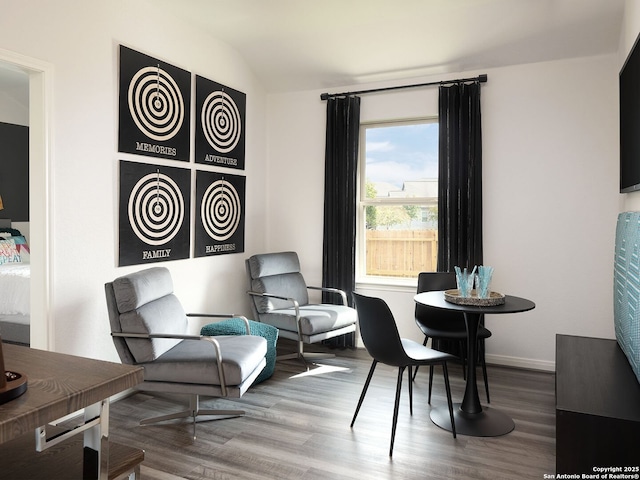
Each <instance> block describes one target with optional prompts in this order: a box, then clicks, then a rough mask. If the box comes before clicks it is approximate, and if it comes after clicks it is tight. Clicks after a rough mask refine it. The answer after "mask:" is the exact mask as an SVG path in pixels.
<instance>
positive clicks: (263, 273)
mask: <svg viewBox="0 0 640 480" xmlns="http://www.w3.org/2000/svg"><path fill="white" fill-rule="evenodd" d="M246 264H247V274H248V276H249V291H248V292H247V293H248V294H249V295H250V297H251V306H252V308H253V310H254V315H255V319H256V320H259V321H260V322H263V323H268V324H269V325H273V326H274V327H276V328H278V329H279V336H281V337H284V338H289V339H292V340H297V341H298V346H297V352H296V353H294V354H291V355H284V356H282V357H278V358H282V359H284V358H301V359H303V360H305V362H306V361H308V360H310V359H311V358H313V357H314V355H313V354H310V353H304V351H303V345H304V344H305V343H308V344H309V343H316V342H319V341H322V340H325V339H328V338H332V337H337V336H338V335H344V334H346V333H350V332H355V330H356V322H357V320H358V315H357V313H356V311H355V309H353V308H351V307H349V306H348V303H347V296H346V294H345V292H343V291H342V290H338V289H336V288H323V287H312V286H308V285H307V284H306V283H305V281H304V278H303V276H302V273H300V261H299V260H298V255H297V254H296V253H295V252H279V253H266V254H260V255H253V256H252V257H250V258H249V259H247V261H246ZM309 289H315V290H323V291H328V292H332V293H334V294H336V296H337V297H338V298H340V299H341V305H333V304H324V303H321V304H310V303H309V293H308V290H309ZM316 357H317V356H316Z"/></svg>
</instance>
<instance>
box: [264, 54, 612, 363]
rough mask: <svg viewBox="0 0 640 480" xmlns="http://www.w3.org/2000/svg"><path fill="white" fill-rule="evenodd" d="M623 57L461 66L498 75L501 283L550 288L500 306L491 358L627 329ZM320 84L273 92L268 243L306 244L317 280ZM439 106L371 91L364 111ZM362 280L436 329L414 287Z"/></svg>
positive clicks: (306, 258)
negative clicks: (619, 269) (621, 253)
mask: <svg viewBox="0 0 640 480" xmlns="http://www.w3.org/2000/svg"><path fill="white" fill-rule="evenodd" d="M617 70H618V69H617V57H616V55H609V56H600V57H591V58H581V59H574V60H568V61H558V62H549V63H539V64H531V65H521V66H514V67H508V68H499V69H488V70H483V71H479V72H463V73H460V74H459V75H454V76H450V77H448V78H456V77H462V78H466V77H469V76H472V75H476V74H478V73H487V74H488V76H489V81H488V83H486V84H483V86H482V115H483V147H484V148H483V161H484V170H483V187H484V198H483V202H484V245H485V263H486V264H487V265H492V266H494V267H495V269H496V273H495V277H494V283H493V288H494V289H495V290H497V291H500V292H503V293H507V294H511V295H517V296H523V297H526V298H530V299H532V300H533V301H535V302H536V309H535V310H533V311H531V312H528V313H521V314H516V315H509V316H502V317H500V316H492V317H488V318H487V320H486V322H487V326H488V327H489V328H490V329H491V330H492V331H493V337H492V339H491V340H490V341H489V342H488V343H487V352H488V359H489V361H493V362H497V363H503V364H509V365H516V366H528V367H534V368H543V369H552V368H553V365H554V361H555V334H556V333H569V334H577V335H587V336H598V337H609V338H613V323H612V303H611V297H612V254H613V239H614V229H615V221H616V214H617V212H618V210H619V194H618V188H617V182H618V147H617V131H618V127H617V123H618V120H617V112H618V110H617ZM440 79H442V78H436V79H434V78H423V79H411V80H408V81H407V82H406V83H421V82H423V81H425V82H426V81H432V80H440ZM375 86H379V85H378V84H377V85H375ZM367 87H368V86H363V85H358V86H354V87H348V86H347V87H344V88H339V89H336V91H345V90H349V89H354V90H361V89H363V88H367ZM320 93H321V92H320V91H310V92H298V93H292V94H281V95H270V96H269V115H268V116H269V126H268V135H267V136H268V139H269V150H268V155H267V158H268V162H269V172H268V175H269V177H268V180H269V184H270V185H279V186H280V188H274V189H270V190H269V191H268V202H269V207H270V211H272V212H278V215H277V217H274V218H273V219H272V221H271V222H270V227H269V228H270V229H269V230H268V232H267V233H268V236H267V245H268V247H269V248H270V249H271V250H280V249H289V248H291V249H295V250H298V251H299V252H300V254H301V257H302V259H301V261H302V263H303V268H305V269H306V272H307V276H308V277H309V281H310V283H311V282H316V283H318V282H320V278H321V265H322V263H321V255H322V210H323V163H324V127H325V103H324V102H322V101H321V100H320V98H319V95H320ZM436 114H437V88H428V89H412V90H404V91H400V92H394V93H384V94H373V95H368V96H363V97H362V106H361V120H362V121H366V120H385V119H392V118H410V117H413V116H425V115H436ZM359 291H361V292H363V293H365V294H371V295H376V296H381V297H383V298H385V299H386V300H387V302H388V303H389V305H390V307H391V309H392V311H393V312H394V315H395V316H396V320H397V321H398V323H399V325H400V330H401V334H402V335H403V336H407V337H411V338H414V339H416V340H422V337H421V335H420V333H419V331H418V329H417V327H416V326H415V323H414V321H413V308H414V304H413V300H412V298H413V295H414V290H412V289H404V290H403V289H375V290H373V289H371V288H369V289H366V288H360V289H359Z"/></svg>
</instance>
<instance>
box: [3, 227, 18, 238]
mask: <svg viewBox="0 0 640 480" xmlns="http://www.w3.org/2000/svg"><path fill="white" fill-rule="evenodd" d="M0 233H8V234H9V235H11V236H12V237H18V236H20V235H22V233H20V230H17V229H15V228H11V227H0Z"/></svg>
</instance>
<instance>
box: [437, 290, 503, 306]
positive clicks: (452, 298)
mask: <svg viewBox="0 0 640 480" xmlns="http://www.w3.org/2000/svg"><path fill="white" fill-rule="evenodd" d="M444 299H445V300H446V301H447V302H451V303H455V304H456V305H473V306H476V307H492V306H494V305H503V304H504V295H503V294H502V293H498V292H491V293H489V298H478V294H477V293H476V291H475V290H471V296H470V297H461V296H460V292H459V291H458V290H457V289H456V290H446V291H445V292H444Z"/></svg>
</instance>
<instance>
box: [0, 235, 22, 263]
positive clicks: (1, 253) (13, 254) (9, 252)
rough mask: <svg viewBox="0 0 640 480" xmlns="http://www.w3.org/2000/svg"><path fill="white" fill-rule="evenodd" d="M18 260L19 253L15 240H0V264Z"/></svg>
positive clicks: (17, 261) (19, 260)
mask: <svg viewBox="0 0 640 480" xmlns="http://www.w3.org/2000/svg"><path fill="white" fill-rule="evenodd" d="M19 262H21V259H20V254H19V253H18V249H17V247H16V242H15V241H14V240H13V238H7V239H5V240H0V265H2V264H4V263H19Z"/></svg>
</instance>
